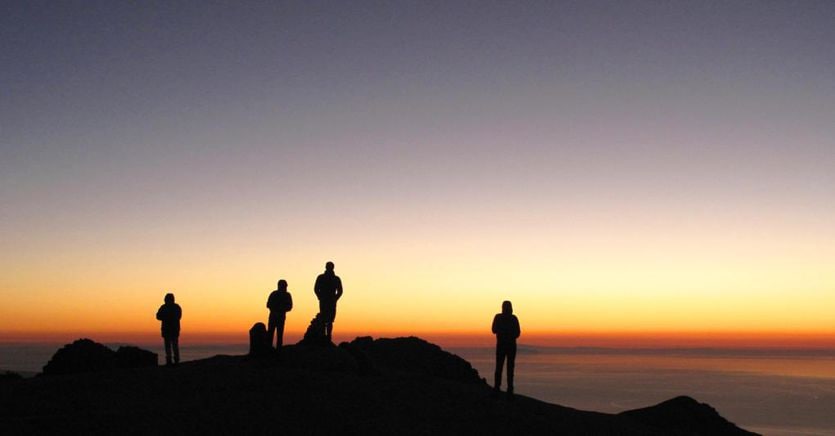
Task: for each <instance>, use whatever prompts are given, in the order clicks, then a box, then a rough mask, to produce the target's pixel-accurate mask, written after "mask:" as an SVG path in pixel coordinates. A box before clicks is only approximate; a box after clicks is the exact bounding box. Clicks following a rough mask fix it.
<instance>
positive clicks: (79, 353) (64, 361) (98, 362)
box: [43, 339, 116, 375]
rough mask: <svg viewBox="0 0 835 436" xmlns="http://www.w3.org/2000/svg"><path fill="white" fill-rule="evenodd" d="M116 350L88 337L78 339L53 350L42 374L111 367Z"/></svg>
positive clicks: (97, 369) (91, 370)
mask: <svg viewBox="0 0 835 436" xmlns="http://www.w3.org/2000/svg"><path fill="white" fill-rule="evenodd" d="M115 358H116V352H115V351H113V350H111V349H110V348H107V347H105V346H104V345H102V344H99V343H98V342H93V341H92V340H90V339H78V340H77V341H75V342H73V343H72V344H68V345H64V346H63V347H62V348H61V349H59V350H58V351H56V352H55V354H54V355H53V356H52V359H50V360H49V362H47V364H46V366H44V367H43V374H44V375H57V374H74V373H79V372H94V371H102V370H105V369H111V368H113V366H114V360H115Z"/></svg>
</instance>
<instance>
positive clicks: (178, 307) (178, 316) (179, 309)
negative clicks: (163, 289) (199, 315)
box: [176, 304, 183, 321]
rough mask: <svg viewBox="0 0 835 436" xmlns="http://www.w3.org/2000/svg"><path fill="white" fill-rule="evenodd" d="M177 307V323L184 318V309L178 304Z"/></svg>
mask: <svg viewBox="0 0 835 436" xmlns="http://www.w3.org/2000/svg"><path fill="white" fill-rule="evenodd" d="M176 307H177V310H176V313H177V321H179V320H180V319H182V318H183V309H182V308H180V305H179V304H178V305H177V306H176Z"/></svg>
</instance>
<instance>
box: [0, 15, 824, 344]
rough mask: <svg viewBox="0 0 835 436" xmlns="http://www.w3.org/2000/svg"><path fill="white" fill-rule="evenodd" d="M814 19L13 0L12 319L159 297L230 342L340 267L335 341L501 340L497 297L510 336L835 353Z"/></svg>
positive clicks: (6, 52) (4, 202) (301, 309)
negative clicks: (825, 345)
mask: <svg viewBox="0 0 835 436" xmlns="http://www.w3.org/2000/svg"><path fill="white" fill-rule="evenodd" d="M173 3H177V4H173ZM833 23H835V2H831V1H819V2H816V1H804V2H788V1H785V2H783V1H733V2H724V1H715V2H714V1H694V2H677V1H671V2H643V1H611V2H608V1H607V2H603V1H600V2H598V1H585V0H584V1H570V2H560V1H545V2H492V1H490V2H464V1H455V2H449V1H438V2H435V1H396V2H323V3H320V2H308V1H299V2H289V3H285V2H246V3H238V2H189V4H185V3H184V2H183V3H181V2H158V3H157V2H138V3H134V2H113V1H101V2H95V1H78V2H74V1H62V2H40V1H27V2H16V1H10V2H3V3H2V4H0V65H2V67H1V68H0V338H6V339H13V338H22V337H26V338H45V337H54V336H56V335H57V336H60V335H62V334H67V335H70V334H76V333H84V334H90V335H101V336H108V335H110V337H117V336H118V335H128V334H146V333H147V334H149V335H155V334H157V333H158V330H159V323H158V321H156V320H155V319H154V313H155V311H156V309H157V307H158V306H159V305H160V304H162V298H163V295H164V294H165V293H166V292H168V291H170V292H174V293H175V294H176V296H177V300H178V302H179V303H180V304H181V306H182V307H183V312H184V317H183V335H184V337H185V336H186V335H189V334H191V335H195V336H196V335H198V334H228V335H233V336H234V335H239V336H240V337H241V338H244V337H245V332H246V331H247V330H248V329H249V327H250V326H251V325H252V324H253V323H254V322H257V321H265V320H266V317H267V311H266V308H265V303H266V299H267V295H268V294H269V292H270V291H271V290H273V289H275V282H276V280H278V279H279V278H284V279H286V280H287V281H288V282H289V289H290V292H291V293H292V294H293V297H294V300H295V309H294V310H293V311H292V312H291V313H290V314H289V316H288V327H287V329H288V331H289V334H290V335H296V336H297V335H298V334H299V332H301V331H303V330H304V328H305V327H306V326H307V324H308V323H309V321H310V319H311V318H312V317H313V315H314V314H315V313H316V311H317V306H316V299H315V296H314V295H313V290H312V288H313V282H314V280H315V278H316V275H317V274H319V273H321V272H322V270H323V269H324V263H325V262H326V261H328V260H332V261H333V262H335V264H336V273H337V274H338V275H340V276H341V277H342V280H343V283H344V285H345V295H344V297H343V299H342V300H341V301H340V304H339V309H338V314H337V319H336V324H335V335H336V336H337V338H343V339H347V337H345V335H349V334H350V335H353V334H372V335H382V334H416V335H427V336H432V335H436V336H437V335H443V334H471V333H480V334H484V335H489V327H490V321H491V319H492V316H493V314H494V313H496V312H497V311H499V309H500V305H501V302H502V300H505V299H509V300H512V301H513V304H514V308H515V311H516V313H517V315H518V316H519V318H520V321H521V324H522V329H523V335H524V334H529V335H530V336H529V338H534V337H543V338H544V337H551V336H552V337H555V338H559V337H560V335H565V334H577V335H580V336H582V335H588V336H589V337H594V336H595V335H597V336H600V335H604V336H605V335H613V336H618V335H630V334H633V335H638V336H642V337H666V336H665V335H670V334H682V335H690V336H693V335H696V336H698V335H704V337H706V338H711V337H718V336H722V335H727V334H737V335H741V336H740V337H749V336H750V337H760V338H766V339H767V338H768V337H770V335H772V334H773V335H775V336H773V337H778V336H779V337H781V338H784V339H785V338H787V337H788V338H791V337H794V336H793V335H799V336H803V337H824V338H829V339H828V340H830V343H831V344H833V345H835V25H833ZM549 335H550V336H549ZM746 335H748V336H746ZM780 335H782V336H780ZM522 340H523V342H524V337H523V339H522ZM543 341H545V342H548V341H546V340H544V339H543ZM575 342H577V343H582V341H575ZM550 343H555V344H560V341H559V339H553V340H552V342H550ZM707 343H709V342H707Z"/></svg>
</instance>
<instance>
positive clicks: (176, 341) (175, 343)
mask: <svg viewBox="0 0 835 436" xmlns="http://www.w3.org/2000/svg"><path fill="white" fill-rule="evenodd" d="M171 348H172V351H173V352H174V364H175V365H176V364H178V363H180V337H179V336H175V337H173V338H171Z"/></svg>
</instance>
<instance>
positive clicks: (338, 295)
mask: <svg viewBox="0 0 835 436" xmlns="http://www.w3.org/2000/svg"><path fill="white" fill-rule="evenodd" d="M340 298H342V279H340V278H339V277H337V278H336V299H337V300H338V299H340Z"/></svg>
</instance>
